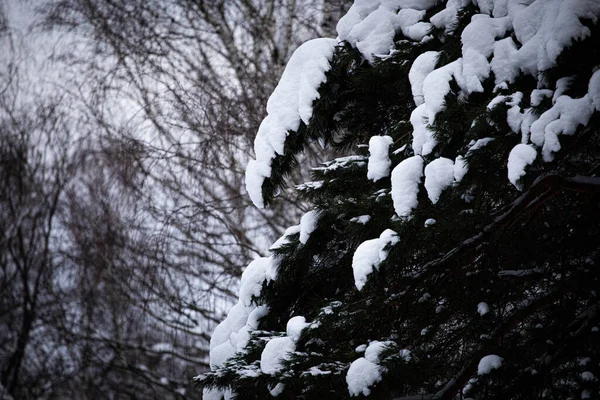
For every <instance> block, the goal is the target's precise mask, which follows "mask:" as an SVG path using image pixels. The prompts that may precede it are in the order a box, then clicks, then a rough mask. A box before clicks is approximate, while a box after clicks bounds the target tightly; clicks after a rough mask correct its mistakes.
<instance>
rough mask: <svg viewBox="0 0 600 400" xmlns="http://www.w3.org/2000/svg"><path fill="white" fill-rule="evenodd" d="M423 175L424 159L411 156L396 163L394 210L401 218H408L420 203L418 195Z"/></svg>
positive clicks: (393, 186) (393, 189) (394, 171)
mask: <svg viewBox="0 0 600 400" xmlns="http://www.w3.org/2000/svg"><path fill="white" fill-rule="evenodd" d="M422 177H423V159H422V158H421V157H420V156H413V157H409V158H407V159H405V160H403V161H402V162H400V164H398V165H396V167H395V168H394V170H393V171H392V192H391V194H392V201H393V202H394V210H395V211H396V214H397V215H398V216H399V217H401V218H408V217H409V216H410V213H411V212H412V210H413V209H414V208H416V207H417V205H418V200H417V195H418V194H419V184H420V183H421V178H422Z"/></svg>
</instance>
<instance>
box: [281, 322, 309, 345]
mask: <svg viewBox="0 0 600 400" xmlns="http://www.w3.org/2000/svg"><path fill="white" fill-rule="evenodd" d="M309 325H310V324H309V323H307V322H306V318H304V317H302V316H297V317H292V318H290V319H289V321H288V323H287V326H286V332H287V335H288V336H289V337H291V338H292V339H293V340H294V342H297V341H298V339H300V334H301V333H302V329H304V328H306V327H307V326H309Z"/></svg>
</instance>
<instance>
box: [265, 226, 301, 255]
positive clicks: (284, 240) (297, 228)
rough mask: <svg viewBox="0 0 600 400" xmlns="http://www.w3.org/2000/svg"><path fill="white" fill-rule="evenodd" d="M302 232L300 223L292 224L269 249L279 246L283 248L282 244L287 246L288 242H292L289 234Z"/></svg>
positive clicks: (275, 248)
mask: <svg viewBox="0 0 600 400" xmlns="http://www.w3.org/2000/svg"><path fill="white" fill-rule="evenodd" d="M299 232H300V225H293V226H290V227H289V228H287V229H286V230H285V233H284V234H283V235H282V236H281V237H280V238H279V239H277V240H276V241H275V243H273V244H272V245H271V247H269V250H277V249H279V248H281V247H282V246H285V245H286V244H288V243H290V240H289V236H292V235H295V234H296V233H299Z"/></svg>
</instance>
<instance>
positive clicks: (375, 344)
mask: <svg viewBox="0 0 600 400" xmlns="http://www.w3.org/2000/svg"><path fill="white" fill-rule="evenodd" d="M392 345H394V342H391V341H384V342H380V341H378V340H373V341H372V342H371V343H369V346H368V347H367V348H366V349H365V355H364V357H365V358H366V359H367V360H368V361H371V362H372V363H374V364H377V363H378V362H379V356H380V355H381V352H382V351H384V350H385V349H386V347H388V346H392Z"/></svg>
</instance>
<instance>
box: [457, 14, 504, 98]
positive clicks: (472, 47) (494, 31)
mask: <svg viewBox="0 0 600 400" xmlns="http://www.w3.org/2000/svg"><path fill="white" fill-rule="evenodd" d="M509 27H510V21H509V19H508V17H505V18H490V17H489V15H485V14H477V15H474V16H473V17H472V19H471V23H469V25H467V26H466V27H465V29H464V30H463V32H462V34H461V42H462V55H463V65H462V68H463V70H462V74H463V76H464V82H465V88H466V90H467V92H468V93H472V92H483V86H482V85H481V82H483V80H485V79H486V78H488V77H489V76H490V70H491V66H490V63H488V61H487V60H488V58H489V57H490V56H491V55H492V52H493V51H494V43H495V40H496V39H497V38H501V37H503V36H504V35H505V34H506V31H507V30H508V29H509Z"/></svg>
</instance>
